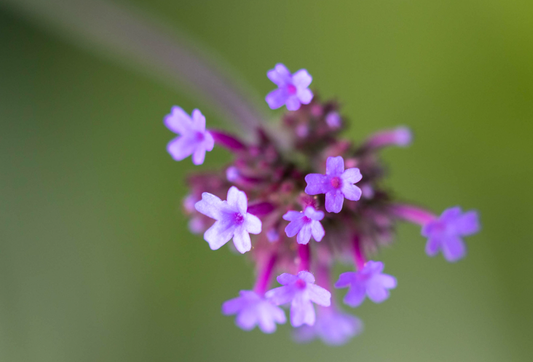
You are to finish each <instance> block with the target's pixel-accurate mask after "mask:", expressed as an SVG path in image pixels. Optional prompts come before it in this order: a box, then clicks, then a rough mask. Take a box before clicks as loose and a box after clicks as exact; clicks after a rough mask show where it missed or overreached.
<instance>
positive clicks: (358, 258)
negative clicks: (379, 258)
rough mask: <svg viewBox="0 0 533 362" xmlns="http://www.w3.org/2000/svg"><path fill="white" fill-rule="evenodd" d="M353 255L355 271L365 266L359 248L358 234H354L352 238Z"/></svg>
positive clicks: (364, 260) (361, 251)
mask: <svg viewBox="0 0 533 362" xmlns="http://www.w3.org/2000/svg"><path fill="white" fill-rule="evenodd" d="M353 257H354V262H355V267H356V269H357V271H360V270H362V269H363V268H364V267H365V263H366V259H365V255H364V254H363V250H362V249H361V239H360V238H359V235H355V236H354V238H353Z"/></svg>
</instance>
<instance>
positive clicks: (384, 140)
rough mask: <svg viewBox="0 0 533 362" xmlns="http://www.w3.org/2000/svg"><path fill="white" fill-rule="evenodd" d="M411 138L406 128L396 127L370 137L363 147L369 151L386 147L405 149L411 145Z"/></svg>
mask: <svg viewBox="0 0 533 362" xmlns="http://www.w3.org/2000/svg"><path fill="white" fill-rule="evenodd" d="M411 138H412V135H411V131H410V130H409V129H408V128H406V127H398V128H396V129H390V130H386V131H382V132H378V133H376V134H374V135H372V136H370V137H369V138H368V140H367V141H366V143H365V146H366V147H367V148H369V149H379V148H383V147H387V146H399V147H406V146H409V144H410V143H411Z"/></svg>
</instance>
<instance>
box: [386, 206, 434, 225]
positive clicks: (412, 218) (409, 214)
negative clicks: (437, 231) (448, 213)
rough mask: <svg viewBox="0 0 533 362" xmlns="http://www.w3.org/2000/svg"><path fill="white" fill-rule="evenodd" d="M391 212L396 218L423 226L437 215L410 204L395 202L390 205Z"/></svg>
mask: <svg viewBox="0 0 533 362" xmlns="http://www.w3.org/2000/svg"><path fill="white" fill-rule="evenodd" d="M392 213H393V214H394V215H396V216H397V217H398V218H400V219H403V220H405V221H409V222H412V223H414V224H417V225H421V226H424V225H426V224H427V223H428V222H430V221H432V220H435V219H436V218H437V216H436V215H435V214H433V213H432V212H430V211H427V210H424V209H421V208H419V207H416V206H412V205H404V204H397V205H394V206H393V207H392Z"/></svg>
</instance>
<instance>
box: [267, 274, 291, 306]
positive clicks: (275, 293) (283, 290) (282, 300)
mask: <svg viewBox="0 0 533 362" xmlns="http://www.w3.org/2000/svg"><path fill="white" fill-rule="evenodd" d="M282 275H283V274H282ZM293 276H294V275H293ZM278 279H279V277H278ZM278 281H279V280H278ZM265 297H266V298H267V299H268V300H270V301H271V302H272V303H274V304H275V305H282V304H286V303H289V302H290V301H291V300H292V298H293V297H294V291H293V289H292V288H291V287H288V286H287V287H285V286H284V287H278V288H274V289H271V290H269V291H268V292H266V293H265Z"/></svg>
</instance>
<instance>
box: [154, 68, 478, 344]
mask: <svg viewBox="0 0 533 362" xmlns="http://www.w3.org/2000/svg"><path fill="white" fill-rule="evenodd" d="M267 75H268V78H269V79H270V80H271V81H272V82H274V83H275V84H276V85H277V86H278V89H276V90H274V91H272V92H271V93H269V94H268V95H267V97H266V101H267V103H268V105H269V106H270V108H272V109H276V108H280V107H282V106H283V105H286V107H287V110H288V112H286V113H285V114H284V115H283V116H282V120H281V125H280V128H281V129H282V132H284V133H285V136H288V138H289V139H288V141H289V142H288V145H290V146H289V147H290V148H289V149H287V147H286V146H285V147H283V148H282V147H280V145H279V144H278V142H277V140H278V138H279V137H278V136H277V134H276V133H275V132H274V131H272V130H271V129H270V128H269V130H267V129H266V128H259V129H257V134H256V136H257V137H256V141H255V142H251V143H246V142H244V141H242V140H241V139H240V138H239V137H237V136H234V135H231V134H228V133H226V132H223V131H219V130H213V129H209V130H207V129H206V128H205V117H204V116H203V115H202V114H201V113H200V111H198V110H194V111H193V112H192V116H189V115H188V114H187V113H185V112H184V111H183V110H182V109H181V108H179V107H173V108H172V111H171V113H170V114H169V115H168V116H166V117H165V120H164V123H165V125H166V126H167V127H168V128H169V129H170V130H171V131H173V132H174V133H177V134H178V135H179V137H178V138H176V139H174V140H173V141H171V142H170V143H169V145H168V147H167V150H168V152H169V153H170V155H171V156H172V158H174V159H175V160H177V161H179V160H182V159H184V158H186V157H188V156H191V155H192V160H193V163H194V164H197V165H198V164H202V163H203V161H204V158H205V153H206V152H207V151H211V150H212V149H213V146H214V144H217V145H218V146H221V147H224V148H226V149H228V150H229V151H230V152H232V153H233V155H234V160H233V162H231V164H229V165H227V166H226V167H224V169H223V170H220V171H216V172H205V173H199V174H195V175H191V176H190V177H189V180H188V184H189V185H190V194H189V195H187V197H186V198H185V199H184V204H183V206H184V210H185V212H186V213H187V214H188V215H189V216H190V222H189V228H190V230H191V231H192V232H194V233H204V239H205V241H206V242H207V243H208V245H209V247H210V248H211V249H212V250H216V249H219V248H221V247H222V246H223V245H224V244H226V243H228V241H230V240H233V245H234V247H235V249H236V250H237V251H238V252H240V253H242V254H244V253H247V255H249V256H250V257H251V259H252V260H253V261H254V263H255V265H256V269H257V280H256V283H255V286H254V288H253V290H241V291H240V294H239V296H238V297H236V298H234V299H230V300H228V301H227V302H225V303H224V304H223V305H222V312H223V313H224V314H226V315H236V319H235V323H236V324H237V326H239V327H240V328H242V329H244V330H251V329H253V328H254V327H255V326H258V328H259V329H260V330H261V331H263V332H265V333H272V332H274V331H275V330H276V325H277V324H283V323H285V322H286V315H285V312H284V310H283V309H281V308H280V306H284V305H286V306H289V307H290V319H289V320H290V324H291V325H292V326H293V327H294V328H295V330H294V333H293V335H294V338H295V340H297V341H300V342H307V341H310V340H313V339H315V338H319V339H321V340H322V341H323V342H324V343H326V344H329V345H339V344H343V343H346V342H347V341H348V340H350V339H351V338H352V337H354V336H356V335H358V334H359V333H361V331H362V323H361V321H360V320H359V319H358V318H357V317H355V316H352V315H350V314H347V313H345V312H343V311H342V310H341V309H339V307H338V305H339V303H336V302H335V301H334V300H333V299H334V297H333V295H332V294H331V292H330V291H331V290H332V288H333V287H335V288H348V292H347V293H346V295H345V297H344V304H345V305H347V306H348V307H351V308H356V307H359V306H360V305H361V304H362V303H363V301H364V299H365V297H368V298H369V299H370V300H371V301H372V302H374V303H381V302H383V301H385V300H387V299H388V298H389V293H390V290H391V289H394V288H396V285H397V282H396V278H395V277H393V276H391V275H388V274H384V273H383V269H384V265H383V263H382V262H379V261H373V260H369V258H370V257H372V256H373V255H374V254H376V252H377V251H378V250H379V249H380V248H381V247H383V246H386V245H389V244H390V243H391V242H392V240H393V235H394V231H395V225H396V223H397V222H398V221H408V222H411V223H414V224H416V225H419V226H421V228H422V231H421V232H422V235H423V236H424V237H426V238H427V239H428V241H427V244H426V253H427V254H428V255H429V256H435V255H436V254H437V253H438V252H442V254H443V255H444V258H445V259H446V260H447V261H449V262H455V261H457V260H459V259H461V258H463V257H464V256H465V254H466V247H465V243H464V241H463V237H465V236H468V235H472V234H474V233H476V232H478V231H479V229H480V226H479V222H478V214H477V212H475V211H468V212H465V213H463V212H462V211H461V209H460V208H459V207H454V208H450V209H447V210H445V211H444V213H443V214H442V215H441V216H440V217H437V216H436V215H434V214H433V213H432V212H429V211H427V210H425V209H422V208H420V207H417V206H413V205H408V204H404V203H399V202H397V201H395V200H394V198H393V195H392V194H391V193H390V192H389V191H388V190H387V189H385V188H383V186H382V185H383V182H382V181H383V179H384V176H385V172H384V166H383V164H382V163H381V160H380V157H379V152H380V151H381V150H382V149H383V148H385V147H389V146H397V147H405V146H407V145H409V144H410V143H411V141H412V137H411V132H410V131H409V129H407V128H406V127H399V128H396V129H392V130H385V131H381V132H378V133H376V134H374V135H371V136H370V137H368V138H367V139H366V140H365V141H363V142H361V143H353V142H351V141H349V140H346V139H343V138H341V137H340V132H342V130H343V129H344V126H345V124H346V122H345V120H344V119H343V118H342V116H341V114H340V112H339V106H338V104H337V103H336V102H334V101H326V102H322V101H320V100H319V97H318V96H316V95H314V94H313V93H312V92H311V90H309V89H308V87H309V85H310V84H311V81H312V78H311V76H310V75H309V73H308V72H307V71H306V70H305V69H302V70H299V71H297V72H296V73H294V74H291V73H290V71H289V70H288V69H287V68H286V67H285V66H284V65H283V64H277V65H276V66H275V68H274V69H272V70H270V71H269V72H268V73H267ZM285 138H287V137H285ZM224 199H225V200H224ZM250 234H252V235H253V236H250ZM312 239H313V240H314V241H312ZM336 260H340V261H346V260H352V261H353V265H354V270H351V271H345V272H343V273H341V274H340V275H339V276H338V277H337V278H335V276H334V275H333V272H332V266H333V263H334V262H335V261H336ZM275 275H278V276H277V281H278V283H279V284H280V285H281V286H279V287H275V288H273V289H271V283H272V280H273V278H274V276H275ZM334 280H337V281H336V283H334V284H333V283H332V281H334Z"/></svg>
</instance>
